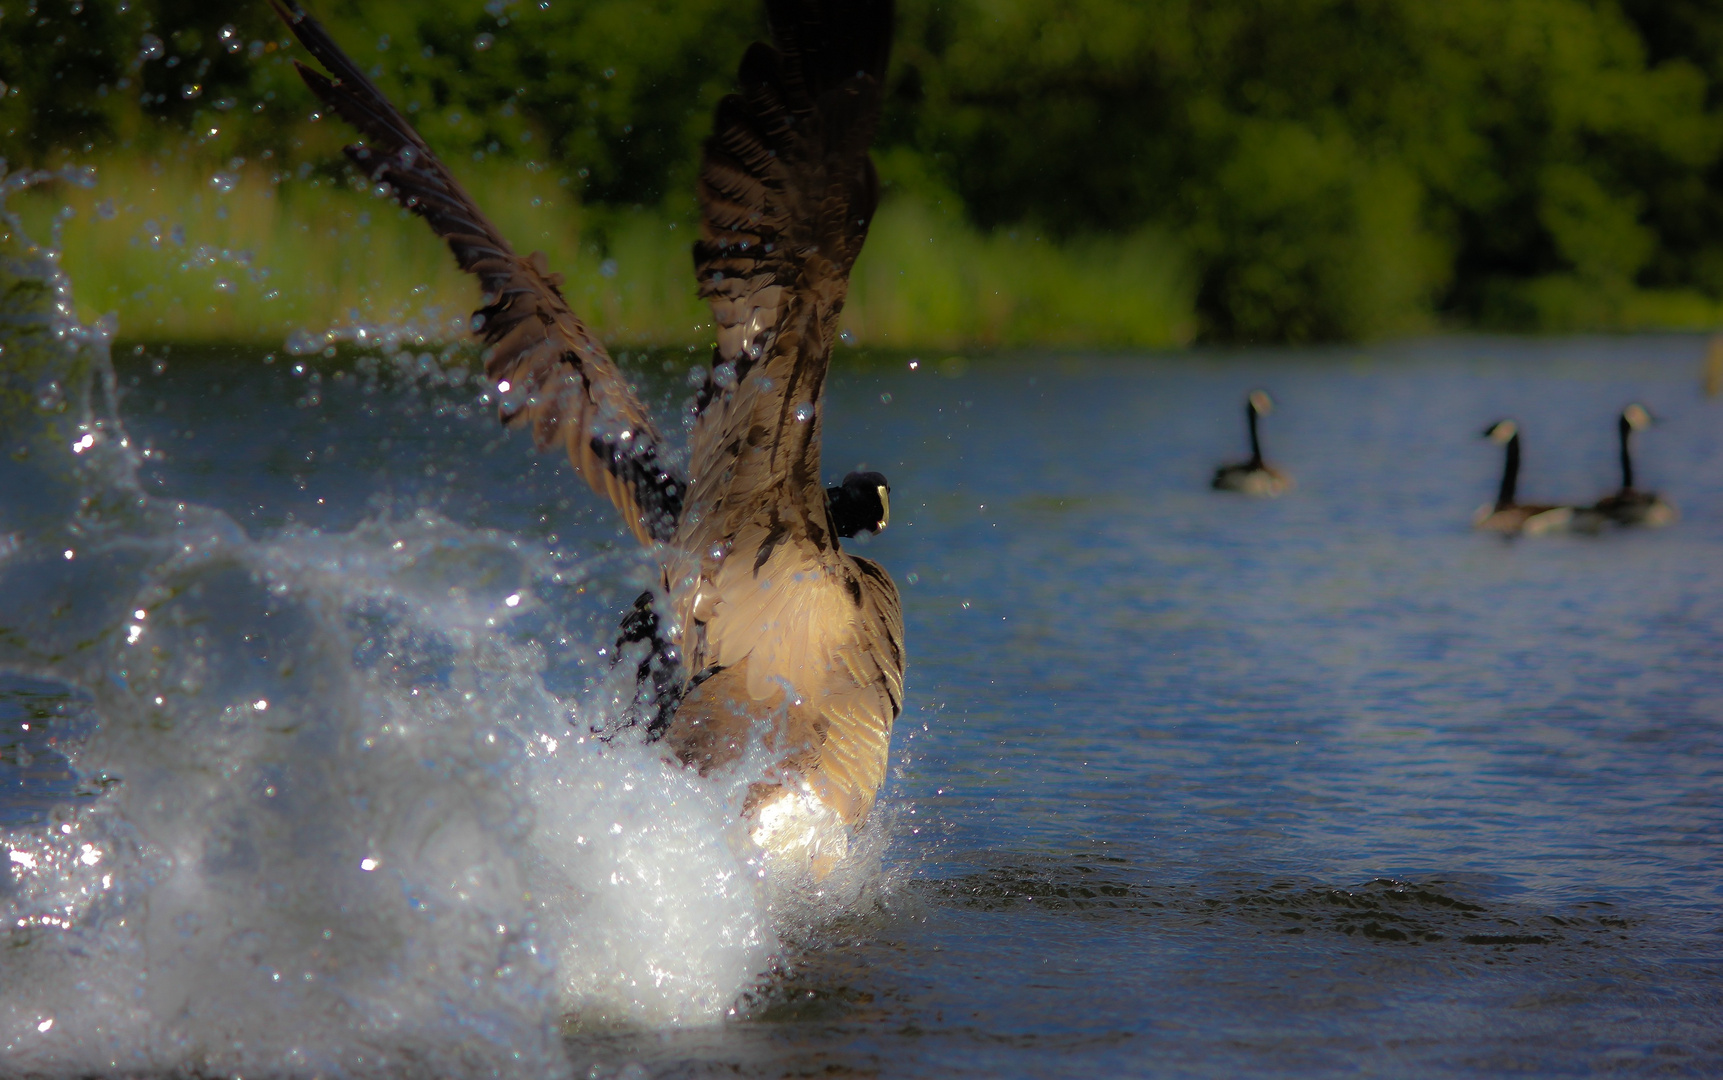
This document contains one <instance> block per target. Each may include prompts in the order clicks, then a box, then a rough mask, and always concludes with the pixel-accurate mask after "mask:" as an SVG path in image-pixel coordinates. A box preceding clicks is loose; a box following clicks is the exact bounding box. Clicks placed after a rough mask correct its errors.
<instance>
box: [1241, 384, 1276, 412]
mask: <svg viewBox="0 0 1723 1080" xmlns="http://www.w3.org/2000/svg"><path fill="white" fill-rule="evenodd" d="M1247 400H1248V401H1249V402H1250V411H1251V412H1253V413H1255V414H1257V415H1258V416H1267V415H1268V414H1269V413H1271V412H1273V411H1274V399H1272V398H1270V397H1269V396H1268V392H1267V391H1266V390H1252V391H1251V392H1250V397H1249V398H1248V399H1247Z"/></svg>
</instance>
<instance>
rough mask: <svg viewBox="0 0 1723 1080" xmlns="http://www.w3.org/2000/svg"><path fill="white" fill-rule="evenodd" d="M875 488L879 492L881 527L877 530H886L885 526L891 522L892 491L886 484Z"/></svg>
mask: <svg viewBox="0 0 1723 1080" xmlns="http://www.w3.org/2000/svg"><path fill="white" fill-rule="evenodd" d="M875 490H877V491H878V492H879V529H878V530H877V531H879V532H884V531H885V527H886V526H887V525H890V524H891V492H890V490H888V489H887V488H886V486H885V485H884V484H880V485H879V486H878V487H877V488H876V489H875Z"/></svg>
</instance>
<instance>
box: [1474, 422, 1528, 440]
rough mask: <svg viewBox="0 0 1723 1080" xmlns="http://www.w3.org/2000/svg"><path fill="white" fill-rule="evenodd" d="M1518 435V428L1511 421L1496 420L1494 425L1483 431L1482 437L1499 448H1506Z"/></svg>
mask: <svg viewBox="0 0 1723 1080" xmlns="http://www.w3.org/2000/svg"><path fill="white" fill-rule="evenodd" d="M1519 433H1520V426H1519V425H1518V424H1516V423H1514V422H1513V421H1512V420H1497V421H1496V422H1495V423H1493V424H1491V425H1490V426H1489V427H1487V428H1485V429H1484V436H1483V437H1484V438H1486V439H1489V440H1490V441H1491V442H1493V443H1496V444H1497V445H1499V446H1506V445H1507V444H1508V443H1510V442H1512V441H1513V439H1514V436H1515V435H1518V434H1519Z"/></svg>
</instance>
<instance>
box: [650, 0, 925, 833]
mask: <svg viewBox="0 0 1723 1080" xmlns="http://www.w3.org/2000/svg"><path fill="white" fill-rule="evenodd" d="M767 11H768V16H769V18H770V22H771V28H772V40H773V43H772V44H771V45H764V44H755V45H753V46H752V47H750V48H749V50H748V52H747V54H746V55H745V57H744V58H743V60H742V66H741V72H740V77H739V81H740V83H741V91H740V93H737V94H733V95H731V96H729V97H727V98H725V99H724V100H723V101H722V102H721V103H720V104H719V106H718V111H717V116H716V119H715V121H714V124H713V132H712V135H711V137H710V138H709V139H707V140H706V143H705V148H704V154H703V157H702V159H701V165H700V181H699V195H700V205H701V214H702V221H701V234H700V240H699V242H698V243H697V244H696V245H695V247H694V263H695V271H696V276H697V277H698V280H699V285H700V293H701V295H702V296H704V297H705V298H706V299H707V301H708V302H709V303H710V304H711V305H712V312H713V316H714V319H715V321H716V323H717V327H718V347H717V350H716V353H715V355H714V358H713V368H712V372H711V374H710V376H709V377H708V379H707V381H706V384H705V386H704V387H703V388H702V390H701V391H700V393H699V394H698V395H697V396H696V401H695V404H696V408H697V410H698V416H697V419H696V423H695V428H694V431H693V435H692V438H691V441H690V449H689V477H690V483H689V488H688V492H687V505H686V507H685V509H684V513H683V518H682V524H681V528H680V530H679V531H678V534H677V542H676V544H675V545H674V548H675V550H676V551H677V552H678V556H677V558H678V560H679V561H678V562H677V563H674V564H673V565H672V567H671V573H670V577H669V580H670V583H671V586H672V593H673V606H674V607H675V609H676V612H677V616H678V618H677V621H678V623H679V624H680V626H681V628H682V640H683V653H684V656H685V658H686V660H687V662H688V669H689V670H690V671H691V672H694V673H701V672H712V671H714V670H723V671H726V672H729V673H730V674H729V675H728V676H726V678H724V679H722V680H716V681H715V682H714V684H713V685H722V686H728V687H731V689H730V690H729V691H727V692H729V693H734V694H738V695H742V696H745V697H746V698H748V699H752V701H753V702H754V703H756V704H767V705H769V704H770V703H771V702H773V701H776V700H779V698H780V695H782V696H783V697H784V698H787V700H785V701H784V705H785V707H786V708H787V710H788V712H789V715H790V717H791V719H792V726H793V727H801V728H803V729H805V730H806V732H807V733H808V735H809V736H810V739H809V741H810V742H811V743H812V744H813V745H811V746H809V747H807V748H806V749H807V750H810V751H812V753H813V754H814V763H815V766H816V767H815V768H813V769H811V770H809V771H808V772H807V774H806V775H805V779H806V780H807V782H808V783H810V784H811V785H813V786H814V787H815V789H816V790H817V791H818V793H819V794H820V796H821V798H822V799H824V800H825V802H826V803H827V804H828V805H830V806H832V807H833V808H834V809H837V810H838V811H839V812H840V813H841V814H842V815H843V816H844V817H845V819H846V820H849V821H850V822H852V823H854V822H857V821H860V820H861V818H863V817H865V816H866V814H867V812H868V809H869V807H871V805H872V803H873V798H874V794H875V793H876V792H877V790H878V789H879V786H880V784H881V783H882V782H883V780H884V778H885V765H886V752H887V746H888V744H889V742H890V738H891V725H892V721H893V720H895V719H896V717H897V715H898V713H899V711H900V710H901V708H902V701H903V669H904V657H903V617H902V613H901V611H900V609H899V603H898V594H897V589H896V587H895V586H894V585H893V584H892V581H891V578H890V577H889V576H888V575H887V574H886V573H885V571H884V570H883V569H881V568H880V567H879V566H878V565H876V564H874V563H872V562H869V561H867V560H864V559H857V558H854V557H852V556H849V555H847V554H845V553H843V551H842V550H841V549H840V547H839V543H838V537H837V536H836V534H835V532H834V531H833V529H832V525H831V520H830V518H829V516H828V514H827V510H826V491H825V488H824V486H823V485H822V484H821V482H820V412H821V405H822V399H823V396H824V390H825V378H826V368H827V363H828V361H829V359H830V357H831V348H832V341H833V338H834V337H835V336H836V333H837V323H838V316H839V314H840V313H841V311H842V309H843V303H844V297H845V294H846V291H847V289H848V283H849V272H850V267H851V266H852V265H853V264H854V263H855V259H856V256H857V254H858V253H859V252H860V251H861V246H862V241H863V240H864V239H865V237H866V235H867V227H868V224H869V222H870V221H871V219H872V217H873V213H874V209H875V206H876V205H877V203H878V199H879V183H878V179H877V176H876V174H875V172H874V168H873V163H872V161H871V160H870V159H869V157H868V145H869V144H870V143H871V141H872V139H873V133H874V129H875V127H876V126H877V123H878V117H879V107H880V97H881V83H882V81H883V78H884V74H885V65H886V59H887V55H888V52H889V48H890V42H891V15H892V11H891V4H890V3H889V0H887V2H880V0H872V2H862V3H850V4H838V3H820V2H818V0H770V2H769V3H768V5H767ZM738 684H740V685H739V686H738ZM701 697H702V694H701V691H700V689H699V688H696V690H695V691H694V692H693V693H692V694H691V695H690V697H689V698H688V699H687V700H685V701H684V703H683V706H682V710H680V711H679V712H678V721H679V722H682V723H684V724H688V725H690V726H693V725H696V724H698V723H699V722H700V714H701V713H702V711H703V710H704V709H705V708H707V705H706V703H703V702H702V701H701ZM736 704H740V705H743V706H746V705H747V702H746V701H743V702H739V703H736ZM730 711H731V712H732V713H733V712H734V710H733V709H732V710H730ZM684 713H686V714H687V715H686V716H685V715H684ZM798 718H799V719H798ZM671 738H672V739H673V740H674V739H676V738H677V732H676V731H675V730H674V729H673V730H672V732H671Z"/></svg>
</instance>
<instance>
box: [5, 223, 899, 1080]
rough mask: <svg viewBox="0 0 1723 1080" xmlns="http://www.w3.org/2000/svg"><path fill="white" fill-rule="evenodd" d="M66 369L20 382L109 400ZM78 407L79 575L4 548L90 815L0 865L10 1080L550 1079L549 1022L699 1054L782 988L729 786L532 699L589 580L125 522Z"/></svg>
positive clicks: (47, 552)
mask: <svg viewBox="0 0 1723 1080" xmlns="http://www.w3.org/2000/svg"><path fill="white" fill-rule="evenodd" d="M0 194H3V192H0ZM0 210H3V201H0ZM5 254H6V253H4V252H0V256H4V255H5ZM0 269H6V270H7V272H8V273H13V274H17V273H20V272H23V271H20V270H19V264H18V263H17V262H15V261H14V262H11V263H7V264H6V266H5V267H0ZM30 272H36V271H30ZM55 272H56V273H57V271H55ZM62 291H64V290H62ZM69 310H70V308H69V305H62V306H61V308H60V313H59V314H58V315H56V316H55V318H58V319H60V320H62V322H63V321H64V320H65V319H68V318H69V317H70V316H69V315H67V314H66V312H68V311H69ZM14 325H15V324H14ZM56 325H57V324H56ZM5 329H6V326H5V325H0V332H3V331H5ZM50 336H52V335H50ZM64 337H65V336H64V335H59V337H57V338H55V340H63V339H64ZM32 340H34V339H32ZM80 341H81V343H78V344H76V345H75V347H72V348H71V349H70V351H68V352H66V353H65V355H64V356H59V354H55V355H56V356H59V359H49V360H43V363H45V364H46V363H64V364H68V365H70V364H72V363H73V361H74V360H76V362H77V363H80V364H86V365H89V364H93V365H94V366H95V369H96V370H98V371H99V372H111V369H110V368H108V367H107V366H106V364H107V361H106V354H105V342H106V339H105V337H103V338H101V339H100V340H96V341H94V342H93V343H91V342H90V341H89V340H87V339H80ZM10 345H11V347H12V348H13V349H14V351H15V352H16V350H17V349H20V348H24V347H26V346H28V345H29V343H28V342H24V341H23V339H22V338H15V339H12V340H11V341H10ZM31 347H34V346H31ZM79 350H82V351H81V352H80V351H79ZM74 354H76V355H75V356H74ZM43 355H44V356H45V355H46V354H43ZM86 383H87V380H86ZM74 396H75V395H74ZM77 407H78V409H81V410H82V413H81V414H80V415H81V416H82V420H81V421H79V422H81V423H83V424H84V425H85V427H86V428H87V429H88V430H99V431H100V432H101V433H102V436H103V438H104V439H106V440H107V441H108V443H111V444H112V446H113V447H117V448H118V449H115V450H114V451H113V452H114V453H115V454H119V456H118V457H112V456H111V455H110V458H109V459H108V460H109V461H110V465H109V466H108V467H103V466H102V465H101V463H100V460H98V459H100V457H101V455H100V454H96V455H90V454H83V455H82V457H80V458H79V459H78V461H77V463H76V465H75V467H74V466H66V467H65V468H60V469H58V470H54V469H49V470H45V471H44V472H43V473H42V476H43V477H45V478H46V479H44V480H43V481H42V483H43V484H48V483H50V482H51V483H55V484H60V485H62V486H65V487H67V488H72V487H75V488H76V489H77V491H76V494H77V496H78V497H77V498H75V499H61V500H60V501H59V502H58V503H53V505H54V506H56V507H58V506H61V505H65V506H72V505H76V506H77V507H78V508H79V509H78V510H77V511H76V513H77V514H78V515H79V516H78V517H77V519H76V521H75V522H73V523H72V524H75V526H76V530H77V532H78V536H79V539H78V541H77V550H76V558H75V559H74V560H67V559H65V558H64V557H63V556H62V553H61V551H60V548H61V547H63V546H65V544H64V535H65V532H66V530H67V528H68V520H67V519H66V518H65V517H64V516H62V517H60V518H58V519H53V520H49V519H48V518H44V519H43V521H41V522H38V523H36V524H31V525H28V526H21V527H19V528H18V529H17V530H16V531H14V532H11V533H8V534H7V535H8V546H7V548H6V554H5V557H4V558H3V559H0V610H10V611H14V612H19V614H17V615H16V616H15V617H13V616H8V618H12V619H13V622H12V624H11V627H12V630H13V631H16V632H15V633H13V634H12V636H11V637H6V636H5V635H0V663H3V664H6V665H8V666H10V667H12V668H13V669H15V670H28V671H29V672H31V673H34V674H38V675H42V676H47V677H55V678H61V679H65V680H68V681H73V682H77V683H79V684H80V685H82V686H83V687H85V688H86V689H87V690H88V691H89V692H90V693H91V695H92V697H93V700H94V712H95V715H96V716H97V718H98V723H97V724H96V726H95V729H94V733H93V734H91V735H90V736H89V737H88V738H87V739H86V740H84V741H81V742H79V743H76V744H73V745H68V746H66V747H65V749H66V750H67V752H68V753H69V754H70V756H71V757H72V759H73V761H74V763H75V765H76V766H77V768H78V769H79V770H80V773H81V774H82V775H83V776H85V777H86V778H90V779H92V781H96V780H100V781H102V782H104V783H105V791H104V792H103V793H102V794H101V795H100V796H99V797H94V798H91V799H88V800H85V801H83V802H82V803H80V804H78V805H76V806H67V807H64V808H62V810H61V811H60V812H59V813H58V815H57V816H56V817H55V818H54V820H53V821H52V822H50V823H49V824H48V825H46V826H42V827H36V828H29V829H14V830H11V831H8V832H4V833H0V847H4V848H5V849H6V851H7V852H8V854H7V855H5V856H4V858H3V860H0V932H4V933H6V934H8V935H9V940H8V941H6V942H5V943H4V946H5V947H0V1068H3V1070H4V1071H6V1072H11V1073H17V1072H36V1073H43V1074H50V1075H60V1074H68V1073H108V1072H116V1071H119V1072H124V1071H156V1070H169V1071H177V1070H186V1071H198V1072H202V1073H211V1074H213V1073H218V1072H219V1073H241V1072H253V1071H263V1072H283V1071H288V1072H294V1073H304V1074H316V1073H324V1074H335V1075H370V1074H376V1073H399V1074H411V1075H430V1074H436V1075H458V1076H477V1075H494V1074H499V1073H507V1074H508V1075H511V1076H514V1075H524V1076H531V1075H565V1074H567V1073H568V1071H569V1069H570V1063H569V1061H568V1060H567V1057H566V1053H565V1051H564V1047H563V1042H562V1039H561V1035H560V1030H561V1025H562V1023H563V1022H564V1020H565V1018H566V1017H567V1016H569V1015H570V1014H572V1015H574V1016H575V1017H577V1018H578V1019H579V1020H580V1022H581V1023H583V1024H584V1023H599V1024H611V1023H621V1024H626V1025H653V1026H657V1025H683V1024H701V1023H710V1022H714V1021H718V1020H720V1019H721V1018H723V1017H725V1016H726V1015H729V1014H730V1013H731V1012H732V1011H734V1009H735V1008H736V1006H737V1002H738V999H739V998H741V997H743V995H745V994H746V993H747V992H748V991H749V990H750V988H752V987H753V986H754V985H755V984H756V983H757V982H758V980H759V979H760V978H761V976H762V974H763V973H765V972H767V971H768V970H769V969H770V968H771V967H772V965H773V963H774V959H775V957H776V955H777V954H778V952H779V949H780V937H781V934H782V932H783V928H784V927H785V926H786V925H790V924H788V923H786V922H785V919H786V917H787V916H786V912H788V911H789V910H790V906H786V901H785V895H786V894H785V893H784V891H783V889H782V888H781V887H780V885H779V884H776V883H775V882H774V878H773V873H772V871H771V868H770V867H768V866H765V865H763V864H762V862H761V861H760V857H759V850H758V848H756V847H755V846H754V845H753V844H752V842H751V841H750V840H749V838H748V835H747V833H746V831H745V828H744V827H743V826H742V824H740V822H739V821H738V811H739V807H740V805H741V800H742V797H743V795H744V793H745V791H746V788H747V782H748V780H749V779H751V777H750V775H749V774H748V773H747V772H746V770H744V771H743V772H740V773H738V774H736V775H734V776H731V777H730V778H728V779H727V780H723V781H709V780H703V779H701V778H699V777H698V776H696V775H694V774H692V773H691V772H689V771H688V770H685V769H683V768H681V767H680V766H677V765H675V764H672V763H668V762H666V761H665V760H664V758H663V756H662V754H661V752H660V751H659V749H658V748H657V747H654V746H648V745H646V744H644V743H643V742H642V741H640V740H638V739H632V738H630V737H628V736H627V734H625V735H624V736H623V737H621V738H618V739H616V740H615V741H614V742H610V743H605V742H601V741H599V740H597V739H595V738H594V737H593V736H592V734H591V732H592V731H594V730H596V729H600V728H604V727H605V726H606V725H605V723H604V720H605V718H606V717H605V713H606V712H607V711H612V710H607V705H606V703H608V702H611V701H613V700H614V697H615V694H614V691H615V690H616V689H617V686H615V685H612V684H613V683H616V682H617V674H616V673H611V672H608V671H607V668H608V661H604V660H599V659H598V658H597V649H596V646H589V647H588V649H587V653H588V655H589V657H590V659H591V667H592V669H593V675H592V678H591V680H590V682H591V686H592V689H591V692H590V693H588V694H583V695H581V696H580V697H579V698H578V699H562V698H559V697H557V696H556V695H555V694H552V693H551V692H550V691H549V690H548V689H547V688H546V681H545V670H546V666H547V663H548V662H549V661H548V659H547V653H546V650H545V649H544V648H542V647H540V645H539V644H538V643H537V641H536V640H534V635H535V633H536V632H537V631H539V630H542V629H543V628H544V627H545V626H547V625H549V626H552V627H555V626H556V625H557V623H556V620H557V618H558V614H557V612H558V607H559V604H561V603H562V599H563V597H565V596H567V595H568V591H569V590H570V589H571V588H572V587H574V584H575V583H574V581H573V580H571V576H572V577H574V578H578V577H579V575H580V573H581V572H582V571H581V570H580V568H578V567H577V568H575V570H574V572H573V574H572V575H571V573H570V569H569V567H568V566H566V565H563V566H557V565H553V564H552V563H550V561H549V559H548V557H547V556H545V555H543V554H541V553H535V552H534V550H533V549H532V548H531V546H530V545H527V544H524V543H522V542H519V541H516V540H514V539H512V538H510V537H507V536H505V535H501V534H497V533H491V532H485V531H476V530H470V529H465V528H463V527H461V526H458V525H456V524H454V523H452V522H449V521H446V520H443V519H441V518H439V517H437V516H435V515H432V514H426V513H421V514H419V515H417V516H415V517H412V518H408V519H404V520H392V519H379V520H374V521H370V522H367V523H365V524H364V525H362V526H360V527H359V528H357V529H355V530H353V531H352V532H350V533H347V534H343V535H324V534H319V533H316V532H312V531H290V532H286V533H282V534H280V535H276V536H272V537H268V538H265V539H262V540H253V539H250V538H248V537H246V536H245V534H244V533H243V531H242V530H240V529H239V528H237V527H236V526H235V525H234V524H233V523H232V522H231V521H229V520H227V519H226V518H225V517H223V516H222V515H220V514H219V513H217V512H215V511H213V510H209V509H206V508H200V507H196V506H186V505H171V506H170V505H164V504H161V503H157V502H153V501H151V500H149V499H147V498H145V497H144V496H143V495H142V494H141V493H140V492H139V491H138V490H137V488H136V485H135V483H134V482H133V480H132V469H131V467H130V464H129V460H128V459H127V458H126V456H125V455H124V454H123V453H120V452H119V451H120V450H123V448H124V433H123V429H121V428H120V427H119V425H118V424H117V422H115V421H114V419H113V417H112V416H111V415H106V416H104V415H103V414H102V413H101V411H100V410H97V409H94V408H92V407H91V405H90V403H89V401H88V400H87V395H86V397H85V398H84V399H81V400H80V402H79V403H78V406H77ZM74 411H75V410H74ZM61 412H64V410H61ZM20 415H21V416H24V414H20ZM13 419H14V420H17V419H18V418H17V417H14V418H13ZM73 419H74V420H77V419H78V417H73ZM25 420H27V421H28V422H31V423H36V422H40V423H41V424H42V425H44V430H47V427H48V426H51V425H52V424H55V423H60V421H59V420H55V419H54V418H53V417H50V416H47V415H46V414H45V413H44V414H42V415H37V414H36V413H30V414H28V415H27V416H25ZM98 421H99V423H100V427H99V428H96V427H90V426H89V425H90V424H92V423H96V422H98ZM55 439H57V440H58V441H57V442H55V441H53V440H48V439H47V437H46V436H44V441H42V442H41V445H43V446H47V445H49V444H50V443H52V444H53V445H56V446H58V445H60V444H61V443H64V444H65V446H66V447H69V446H70V442H68V441H67V440H65V439H63V438H59V436H58V435H55ZM103 445H106V444H103ZM86 449H87V448H86ZM97 449H98V450H102V449H103V446H102V445H99V446H98V447H97ZM63 453H64V454H65V455H66V457H67V460H68V461H70V460H71V453H72V452H71V450H70V449H69V448H68V449H64V450H63ZM80 453H82V452H80ZM38 457H40V455H38ZM85 459H89V460H87V461H86V460H85ZM49 494H51V493H49V492H46V491H44V496H43V497H44V499H45V500H47V499H48V496H49ZM60 494H62V495H63V494H66V492H60ZM42 505H44V506H47V505H49V502H48V501H45V502H44V503H43V504H42ZM55 512H56V513H58V512H59V511H58V510H56V511H55ZM49 517H50V518H51V517H52V515H49ZM60 595H65V596H71V597H72V598H73V602H72V604H71V606H70V607H69V608H67V609H65V610H63V611H58V612H51V611H49V610H48V608H47V607H46V606H45V605H44V603H43V602H41V600H40V598H41V597H48V596H60ZM511 601H512V602H511ZM140 612H141V613H142V614H141V615H140V614H139V613H140ZM558 632H559V633H562V632H567V633H568V634H573V633H575V631H571V630H569V628H567V627H562V628H561V630H559V631H558ZM7 642H11V643H12V644H7ZM19 643H23V644H19ZM627 674H628V673H627V672H625V671H624V672H621V675H627ZM761 760H762V761H763V758H762V759H761ZM876 854H877V852H876ZM872 865H876V866H877V859H876V860H875V862H874V863H873V864H872ZM819 891H820V890H815V893H818V892H819ZM856 891H857V890H856V889H855V888H848V892H847V895H848V896H849V897H850V898H851V899H853V897H854V895H856ZM809 895H813V894H809ZM832 895H835V893H834V894H832ZM797 903H798V904H800V905H801V906H795V914H794V919H793V920H792V922H793V923H794V925H798V926H800V925H804V924H805V923H806V922H807V921H808V911H809V910H810V909H809V908H808V907H807V906H806V903H803V902H802V901H798V902H797ZM791 906H794V905H791ZM815 906H816V907H817V906H818V904H817V902H816V904H815Z"/></svg>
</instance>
